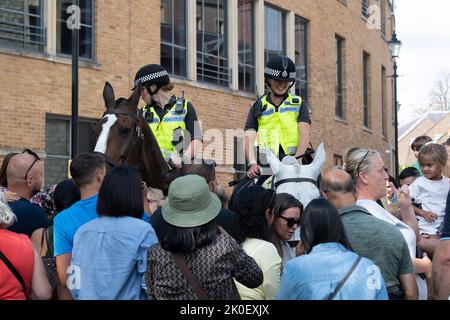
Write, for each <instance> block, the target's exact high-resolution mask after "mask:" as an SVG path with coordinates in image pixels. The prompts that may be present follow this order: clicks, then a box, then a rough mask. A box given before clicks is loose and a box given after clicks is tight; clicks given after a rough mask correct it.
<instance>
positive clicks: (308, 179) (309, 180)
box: [275, 178, 319, 188]
mask: <svg viewBox="0 0 450 320" xmlns="http://www.w3.org/2000/svg"><path fill="white" fill-rule="evenodd" d="M288 182H310V183H312V184H313V185H315V186H316V187H317V188H318V187H319V186H318V185H317V181H316V180H314V179H312V178H288V179H282V180H280V181H277V182H275V188H277V187H278V186H279V185H280V184H283V183H288Z"/></svg>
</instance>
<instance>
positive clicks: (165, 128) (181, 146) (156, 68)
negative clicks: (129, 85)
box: [134, 64, 202, 167]
mask: <svg viewBox="0 0 450 320" xmlns="http://www.w3.org/2000/svg"><path fill="white" fill-rule="evenodd" d="M139 83H140V84H141V85H142V86H141V97H142V100H144V102H145V103H146V105H145V107H144V108H143V109H142V113H143V116H144V119H145V121H146V122H147V123H148V124H149V126H150V128H151V129H152V131H153V134H154V135H155V137H156V140H157V141H158V144H159V147H160V149H161V153H162V155H163V157H164V158H165V159H166V161H168V162H169V163H170V164H174V165H175V166H177V167H180V166H181V161H183V160H187V159H189V160H190V159H192V158H193V157H194V156H195V154H196V151H197V150H198V149H199V148H200V147H201V141H202V133H201V129H200V126H199V123H198V119H197V114H196V112H195V109H194V107H193V106H192V104H191V103H190V102H189V101H188V100H186V99H184V97H182V98H179V97H176V96H175V95H173V94H172V93H171V92H172V90H173V88H174V85H173V83H171V82H170V77H169V74H168V72H167V70H166V69H164V68H163V67H162V66H160V65H158V64H149V65H146V66H144V67H142V68H141V69H139V71H138V72H137V73H136V76H135V78H134V85H135V86H137V85H138V84H139ZM183 95H184V94H183ZM181 156H182V158H181Z"/></svg>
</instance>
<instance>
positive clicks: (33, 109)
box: [0, 0, 394, 185]
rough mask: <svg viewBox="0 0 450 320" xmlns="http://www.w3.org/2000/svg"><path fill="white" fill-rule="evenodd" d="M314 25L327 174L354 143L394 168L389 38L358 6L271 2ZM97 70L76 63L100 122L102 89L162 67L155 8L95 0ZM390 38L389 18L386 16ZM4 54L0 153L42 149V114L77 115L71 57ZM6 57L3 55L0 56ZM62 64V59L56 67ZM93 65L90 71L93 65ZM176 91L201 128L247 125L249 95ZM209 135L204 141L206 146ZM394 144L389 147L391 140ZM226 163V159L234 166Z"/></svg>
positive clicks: (195, 87) (313, 67) (317, 126)
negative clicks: (338, 63) (339, 50)
mask: <svg viewBox="0 0 450 320" xmlns="http://www.w3.org/2000/svg"><path fill="white" fill-rule="evenodd" d="M267 3H270V4H273V5H275V6H277V7H279V8H282V9H284V10H290V11H293V12H295V14H297V15H299V16H301V17H303V18H305V19H307V20H308V21H309V34H308V36H309V40H308V50H309V65H308V68H309V69H308V74H309V91H308V92H309V95H310V97H309V100H310V104H311V107H312V110H313V111H312V114H311V117H312V137H311V141H312V143H313V145H314V146H317V145H318V144H319V143H320V142H321V141H323V142H325V147H326V151H327V154H328V156H327V161H326V164H325V168H326V169H328V168H330V167H332V166H333V154H337V155H342V154H343V152H344V151H345V150H346V149H348V148H350V147H353V146H357V145H359V146H369V147H372V148H375V149H377V150H379V151H380V152H381V153H382V154H383V155H384V157H385V161H386V162H387V166H389V155H387V154H386V153H385V152H384V151H385V150H386V149H391V145H393V135H394V129H393V126H392V123H391V121H390V119H392V106H391V101H392V100H393V99H392V88H391V82H390V81H387V92H386V94H387V99H386V101H387V106H386V110H387V115H386V119H388V121H387V122H388V130H387V131H388V132H387V134H388V139H387V140H386V139H384V138H383V137H382V133H381V130H382V125H381V83H382V81H381V66H382V65H383V66H385V68H386V73H387V74H388V75H390V74H392V63H391V60H390V55H389V50H388V46H387V42H386V39H384V38H383V37H382V36H381V34H380V30H369V29H368V28H367V26H366V23H365V21H364V20H363V19H362V18H361V6H360V3H359V1H348V2H347V5H346V4H344V2H342V1H337V0H303V1H287V0H270V1H267ZM95 12H96V17H95V21H96V23H95V57H96V61H95V62H96V64H88V65H86V64H83V63H81V65H80V71H79V72H80V73H79V114H80V116H83V117H88V118H98V117H99V116H100V115H101V114H102V112H103V110H104V103H103V99H102V89H103V85H104V82H105V81H109V82H111V83H112V85H113V87H114V89H115V92H116V97H119V96H125V97H128V96H129V94H130V87H131V85H132V81H133V78H134V74H135V72H136V70H137V69H138V68H139V67H141V66H142V65H144V64H148V63H159V57H160V51H159V50H160V46H159V41H160V7H159V1H145V0H137V1H124V0H118V1H101V0H98V1H96V8H95ZM387 23H388V26H387V34H388V37H390V35H389V34H390V30H391V26H390V23H391V19H389V18H388V19H387ZM335 34H338V35H340V36H341V37H343V38H344V39H345V51H344V55H345V57H344V83H345V88H344V92H345V99H344V103H345V110H346V115H347V118H346V122H340V121H336V120H335V116H334V108H335V47H334V46H335V41H334V39H335ZM1 50H2V49H1V48H0V70H1V72H0V83H1V86H2V89H1V90H0V113H1V114H2V121H0V132H1V135H0V150H2V151H3V153H6V152H7V151H8V150H13V149H21V148H23V147H29V148H32V149H35V150H38V151H41V152H44V150H45V115H46V113H52V114H61V115H69V114H70V112H71V106H70V101H71V66H70V60H68V59H66V60H64V59H52V58H51V57H50V58H49V57H46V58H45V57H44V56H45V55H32V56H30V55H25V56H22V55H20V54H10V53H6V52H5V51H4V50H3V51H1ZM363 51H366V52H367V53H369V54H370V68H369V69H370V71H371V74H370V119H371V130H365V129H363V95H362V83H363V80H362V76H363V71H362V55H363ZM2 52H3V53H2ZM51 60H57V61H51ZM92 65H93V66H92ZM174 82H175V84H176V86H175V93H177V94H180V93H181V91H182V90H184V91H185V96H186V97H187V98H188V99H189V100H190V101H191V102H192V103H193V105H194V106H195V107H196V109H197V112H198V116H199V118H200V119H201V120H202V122H203V129H204V130H207V129H210V128H218V129H220V130H222V131H224V130H225V129H227V128H243V127H244V123H245V119H246V115H247V111H248V108H249V106H250V105H251V101H252V98H251V97H250V96H248V95H243V94H240V93H236V92H233V91H231V90H229V89H227V88H216V87H212V86H210V85H206V84H199V83H197V82H190V81H184V80H174ZM208 139H209V137H208V136H206V137H205V142H206V143H208V141H209V140H208ZM388 141H389V142H388ZM233 148H234V146H233V145H232V143H231V144H227V145H226V146H224V147H223V149H222V150H219V151H218V152H222V153H223V154H225V155H226V154H227V152H228V155H229V157H228V158H230V157H231V155H232V154H231V152H232V150H233ZM228 160H229V159H228ZM218 176H219V180H220V181H221V184H222V185H225V182H228V181H230V180H232V179H233V175H232V174H231V173H220V172H219V175H218Z"/></svg>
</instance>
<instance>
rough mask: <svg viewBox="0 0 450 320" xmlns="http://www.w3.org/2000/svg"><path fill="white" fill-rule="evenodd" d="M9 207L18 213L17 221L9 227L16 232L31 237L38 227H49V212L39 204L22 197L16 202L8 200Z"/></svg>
mask: <svg viewBox="0 0 450 320" xmlns="http://www.w3.org/2000/svg"><path fill="white" fill-rule="evenodd" d="M8 205H9V207H10V208H11V210H12V211H13V212H14V214H15V215H16V218H17V220H16V222H14V224H13V225H12V226H10V227H9V228H8V230H10V231H13V232H15V233H23V234H26V235H27V236H28V237H30V238H31V235H32V234H33V232H34V231H35V230H36V229H40V228H48V227H49V226H50V221H49V219H48V216H47V214H46V213H45V212H44V210H42V208H41V207H39V206H38V205H36V204H34V203H31V202H30V201H28V200H26V199H24V198H20V199H19V200H17V201H14V202H8Z"/></svg>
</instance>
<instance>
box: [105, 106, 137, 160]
mask: <svg viewBox="0 0 450 320" xmlns="http://www.w3.org/2000/svg"><path fill="white" fill-rule="evenodd" d="M107 114H114V115H116V114H121V115H124V116H127V117H131V118H133V120H134V121H135V123H134V130H133V140H131V144H130V145H129V147H128V149H127V152H126V156H125V161H124V164H127V163H128V159H129V158H130V155H131V153H132V151H133V149H134V147H135V145H136V143H137V141H138V139H142V140H144V134H143V132H142V130H141V127H139V110H138V109H136V114H134V113H132V112H130V111H126V110H117V109H110V110H107V111H105V113H103V116H102V118H103V117H105V116H106V115H107ZM104 156H105V159H106V162H107V163H108V164H109V165H110V166H112V167H115V166H117V162H116V161H114V160H112V159H111V158H109V157H108V156H107V155H106V154H105V155H104Z"/></svg>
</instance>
